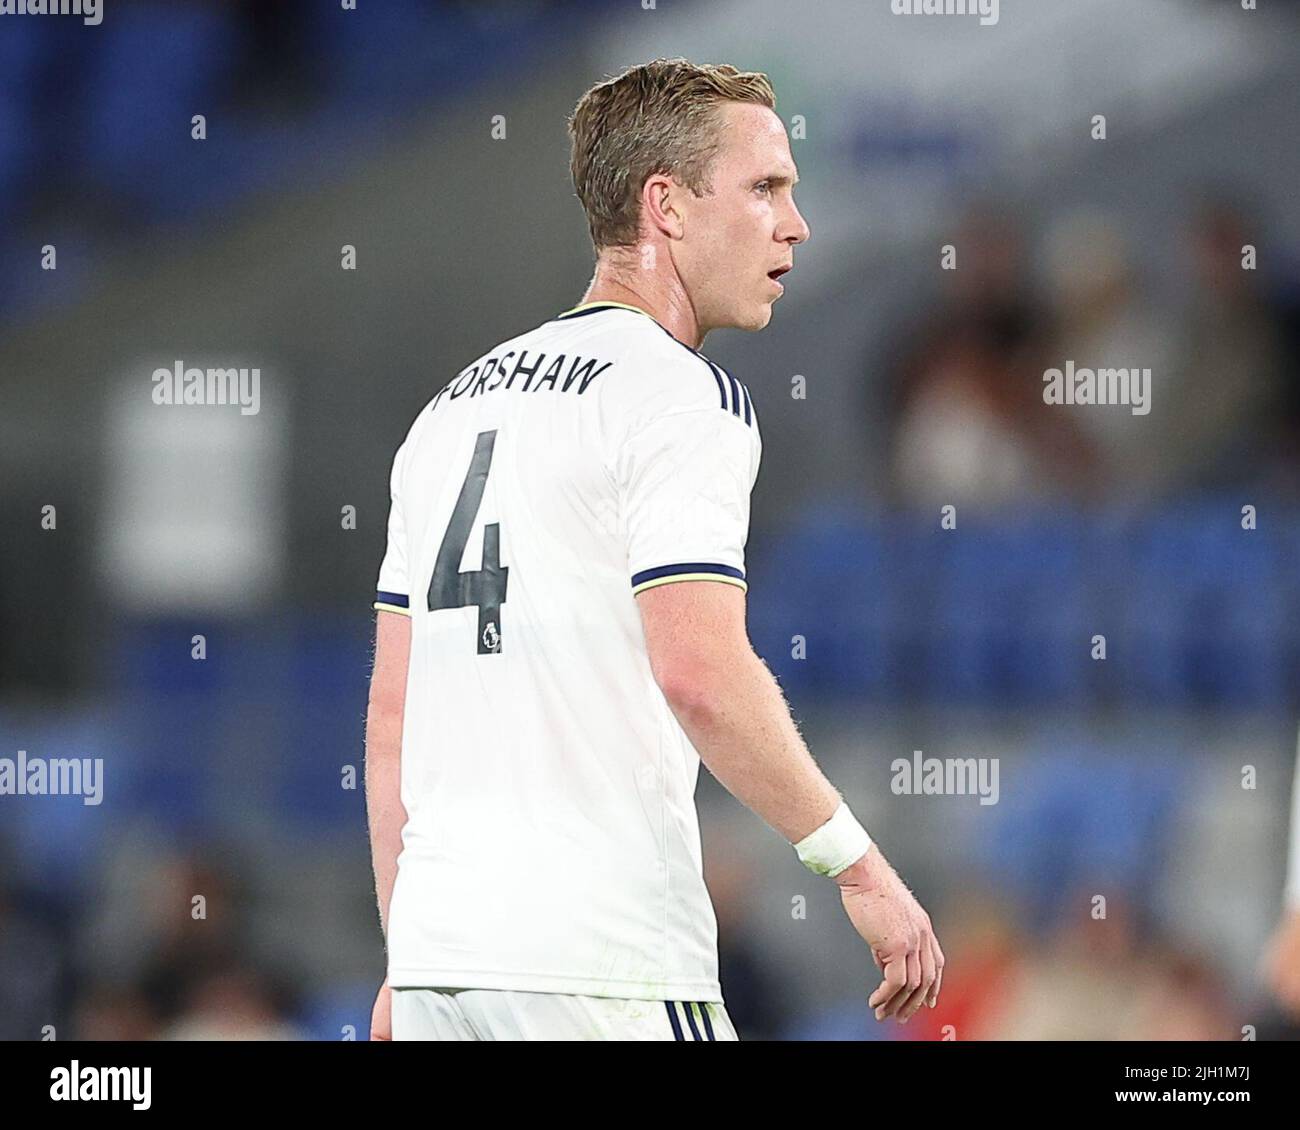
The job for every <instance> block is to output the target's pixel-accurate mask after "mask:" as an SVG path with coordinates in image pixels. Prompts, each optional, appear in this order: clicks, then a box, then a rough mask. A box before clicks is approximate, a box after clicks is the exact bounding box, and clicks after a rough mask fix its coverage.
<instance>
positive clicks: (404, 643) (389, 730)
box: [366, 611, 411, 1040]
mask: <svg viewBox="0 0 1300 1130" xmlns="http://www.w3.org/2000/svg"><path fill="white" fill-rule="evenodd" d="M376 616H377V621H376V624H375V668H374V673H373V674H372V676H371V679H370V701H369V703H368V705H367V708H366V816H367V819H368V821H369V824H370V852H371V863H372V866H373V867H374V872H375V894H376V896H377V897H378V900H379V921H380V925H381V926H382V928H383V931H384V936H385V937H387V936H388V907H389V903H390V902H391V901H392V897H393V880H394V879H395V878H396V877H397V857H398V855H399V854H400V852H401V850H402V826H403V825H404V824H405V823H406V809H405V808H403V807H402V794H401V773H402V712H403V710H404V709H405V708H406V671H407V664H408V661H409V659H410V654H411V620H410V617H409V616H403V615H401V614H400V613H397V612H384V611H380V612H378V613H376ZM391 1000H392V998H391V994H390V992H389V989H388V981H387V979H386V978H385V980H384V984H383V985H382V986H381V987H380V990H379V995H378V997H377V998H376V1000H375V1008H374V1014H373V1016H372V1017H371V1024H370V1032H371V1038H372V1039H376V1040H387V1039H391V1038H392V1037H391V1019H390V1016H391V1007H392V1006H391Z"/></svg>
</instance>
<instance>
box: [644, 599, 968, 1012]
mask: <svg viewBox="0 0 1300 1130" xmlns="http://www.w3.org/2000/svg"><path fill="white" fill-rule="evenodd" d="M637 602H638V604H639V606H640V609H641V618H642V623H643V625H644V629H645V636H646V650H647V652H648V654H649V657H650V664H651V669H652V671H653V673H654V677H655V681H656V682H657V683H658V684H659V687H660V689H661V690H662V691H663V693H664V697H665V699H666V700H667V702H668V704H669V706H670V707H671V708H672V711H673V713H674V715H675V716H676V717H677V719H678V721H679V722H680V723H681V726H682V728H683V729H684V730H685V731H686V733H687V735H688V736H689V737H690V739H691V742H692V744H693V745H694V746H695V748H696V749H697V750H698V751H699V754H700V759H701V760H702V761H703V762H704V764H705V765H706V766H708V769H709V771H710V772H711V773H712V774H713V775H714V776H715V777H716V778H717V779H718V780H719V781H720V782H721V783H722V785H723V786H724V787H725V788H726V789H727V790H728V791H729V792H730V793H731V794H732V795H733V796H735V797H736V798H737V799H738V800H740V801H741V802H742V803H743V804H745V805H746V806H748V807H749V808H751V809H752V810H753V811H754V812H756V813H757V814H758V815H759V816H761V817H762V818H763V819H764V820H765V821H767V823H768V824H770V825H771V826H772V827H773V828H775V829H776V830H777V831H778V832H780V833H781V834H782V835H783V836H785V838H786V839H787V840H789V841H790V842H791V843H797V842H799V841H800V840H802V839H803V838H804V837H805V836H807V835H809V834H810V833H811V832H813V831H814V830H816V829H817V828H820V827H822V826H823V825H825V824H826V822H827V821H829V820H830V819H831V816H832V815H833V814H834V813H835V811H836V810H837V808H838V807H839V805H840V801H841V798H840V795H839V793H838V792H837V791H836V790H835V787H834V786H833V785H832V784H831V783H830V782H829V781H828V780H827V779H826V777H825V776H824V775H823V773H822V772H821V770H820V769H819V768H818V767H817V765H816V763H815V762H814V760H813V758H812V754H811V753H810V752H809V750H808V747H807V745H806V744H805V743H804V741H803V738H802V737H801V736H800V734H799V731H798V728H797V727H796V725H795V722H794V719H793V718H792V717H791V715H790V711H789V708H788V707H787V705H786V703H785V699H784V697H783V696H782V694H781V690H780V687H779V686H778V685H777V683H776V680H775V679H774V678H773V677H772V674H771V672H770V671H769V670H768V669H767V666H766V665H765V664H764V663H763V661H762V660H761V659H760V658H759V657H758V655H757V654H756V653H755V652H754V649H753V647H752V646H751V645H750V642H749V637H748V634H747V632H746V630H745V592H744V590H743V589H741V588H739V587H738V586H735V585H729V584H718V583H714V582H709V581H687V582H682V583H679V584H671V585H662V586H659V587H657V588H652V589H647V590H646V591H644V592H642V593H640V594H639V595H638V597H637ZM835 881H836V882H837V883H838V884H839V886H840V895H841V898H842V900H843V904H844V909H845V912H846V913H847V914H848V916H849V920H850V921H851V922H852V923H853V925H854V928H855V929H856V930H857V931H858V933H859V934H861V936H862V937H863V939H864V940H865V941H866V942H867V944H868V945H869V946H870V948H871V954H872V958H873V959H874V960H875V961H876V964H877V966H878V967H879V968H880V969H881V972H882V974H883V980H882V981H881V983H880V986H879V987H878V988H877V989H876V991H875V992H874V993H872V995H871V997H870V1004H871V1006H872V1007H873V1008H875V1009H876V1017H877V1019H885V1018H887V1017H890V1016H893V1017H896V1018H897V1019H898V1020H899V1022H900V1023H906V1022H907V1020H908V1019H909V1018H910V1017H911V1016H912V1015H914V1014H915V1013H916V1011H917V1010H918V1009H919V1008H920V1007H921V1005H922V1004H924V1003H926V1002H927V1001H928V1003H929V1004H930V1006H931V1007H934V1006H935V1004H936V1003H937V1000H938V995H939V989H940V985H941V982H942V971H943V962H944V958H943V951H942V949H941V948H940V947H939V941H938V939H937V938H936V937H935V934H934V929H933V927H932V926H931V923H930V918H929V915H927V914H926V913H925V911H924V910H923V909H922V908H921V906H920V905H919V904H918V903H917V901H916V899H915V898H913V896H912V894H911V892H910V891H909V890H908V889H907V887H906V886H904V885H903V883H902V881H901V880H900V879H899V877H898V875H897V874H896V873H895V872H894V869H893V868H892V867H891V866H890V865H889V863H888V861H887V860H886V859H885V858H884V856H883V855H882V854H881V853H880V850H879V848H878V846H876V845H874V844H873V845H872V846H871V848H870V849H868V851H867V852H866V853H865V854H864V855H863V856H862V857H861V858H860V859H858V860H857V861H855V862H854V863H853V864H852V865H850V866H849V867H848V868H847V869H845V870H844V871H841V872H840V873H839V874H838V875H836V876H835Z"/></svg>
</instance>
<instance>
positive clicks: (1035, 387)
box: [891, 209, 1088, 506]
mask: <svg viewBox="0 0 1300 1130" xmlns="http://www.w3.org/2000/svg"><path fill="white" fill-rule="evenodd" d="M952 242H953V245H954V247H955V248H956V251H957V268H956V270H951V271H944V272H943V280H944V286H945V287H946V289H947V293H946V294H945V295H943V296H941V297H940V298H939V299H938V301H937V302H933V303H926V304H925V305H926V308H927V309H935V310H936V311H937V312H936V313H935V314H934V315H933V316H932V317H930V318H929V319H927V320H925V321H923V322H922V323H921V324H920V325H919V326H918V327H917V328H915V329H914V330H913V331H912V332H911V334H910V335H909V341H910V344H908V345H906V346H905V347H904V350H903V357H902V360H901V363H900V365H899V368H898V372H897V374H896V378H895V381H896V383H895V390H894V404H893V409H892V412H891V415H892V417H893V418H894V420H895V427H894V450H893V478H894V486H895V489H896V490H897V492H898V493H899V494H900V495H901V497H902V499H903V500H904V501H907V502H925V503H937V504H942V503H949V502H951V503H961V502H970V503H975V504H977V505H980V506H991V505H996V504H997V503H1000V502H1005V501H1009V500H1011V499H1015V500H1016V502H1017V503H1018V504H1022V503H1025V502H1027V501H1030V500H1032V499H1033V498H1034V497H1036V496H1042V495H1044V494H1047V495H1052V494H1056V493H1059V492H1060V491H1061V490H1063V489H1070V487H1071V484H1078V483H1079V482H1080V480H1079V478H1078V476H1077V475H1076V474H1075V472H1076V470H1077V468H1079V467H1080V466H1085V465H1087V463H1088V453H1087V449H1086V447H1085V446H1084V444H1083V443H1082V442H1081V441H1080V440H1079V438H1078V437H1077V436H1076V435H1075V434H1074V430H1073V427H1074V425H1073V422H1072V421H1071V420H1070V419H1069V418H1067V417H1065V416H1063V415H1061V414H1059V413H1056V414H1050V415H1049V414H1048V413H1046V412H1045V411H1043V410H1044V409H1045V408H1046V405H1044V404H1043V401H1042V377H1041V375H1042V372H1043V369H1044V368H1045V367H1047V366H1046V365H1045V363H1044V357H1045V352H1044V350H1045V331H1046V312H1045V311H1044V310H1043V308H1042V306H1041V304H1040V303H1039V302H1037V301H1036V300H1035V299H1033V298H1032V297H1031V296H1030V290H1029V278H1028V272H1027V269H1026V266H1025V262H1024V250H1023V237H1022V235H1021V232H1020V230H1019V229H1018V227H1017V226H1016V223H1015V221H1013V220H1011V219H1010V218H1008V217H1005V216H1002V215H999V214H998V213H996V212H994V211H992V210H989V209H976V210H974V211H973V212H972V213H971V214H970V215H968V216H967V217H966V219H965V220H964V221H963V223H962V225H961V227H960V230H959V232H958V235H957V237H956V238H955V239H954V240H953V241H952Z"/></svg>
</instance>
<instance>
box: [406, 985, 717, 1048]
mask: <svg viewBox="0 0 1300 1130" xmlns="http://www.w3.org/2000/svg"><path fill="white" fill-rule="evenodd" d="M393 1039H394V1040H738V1039H739V1037H738V1036H737V1035H736V1029H735V1028H734V1027H733V1026H732V1023H731V1018H730V1017H729V1016H728V1015H727V1010H726V1008H725V1007H724V1006H723V1005H721V1004H718V1003H716V1002H712V1001H709V1002H701V1001H634V1000H625V999H623V998H618V997H581V996H570V995H568V994H565V993H524V992H517V991H515V990H511V989H394V990H393Z"/></svg>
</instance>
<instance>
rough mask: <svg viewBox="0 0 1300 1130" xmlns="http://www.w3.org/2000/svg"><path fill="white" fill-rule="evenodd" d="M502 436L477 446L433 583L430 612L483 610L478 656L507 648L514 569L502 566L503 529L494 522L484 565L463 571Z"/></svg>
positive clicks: (487, 437)
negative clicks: (504, 638) (506, 614)
mask: <svg viewBox="0 0 1300 1130" xmlns="http://www.w3.org/2000/svg"><path fill="white" fill-rule="evenodd" d="M496 438H497V433H496V431H495V430H493V431H490V432H479V434H478V439H477V440H476V441H475V442H474V458H472V459H471V460H470V461H469V471H468V472H467V473H466V475H465V481H464V482H463V483H461V485H460V495H459V496H458V497H457V499H456V507H455V509H454V510H452V512H451V521H450V522H448V523H447V532H446V533H444V534H443V535H442V545H441V546H439V547H438V559H437V561H436V562H434V566H433V577H432V579H431V580H430V581H429V611H430V612H437V611H438V610H439V609H440V608H467V607H470V606H477V607H478V653H479V655H492V654H494V653H496V652H499V651H500V650H501V606H502V605H503V604H504V603H505V602H506V580H507V579H508V576H509V573H510V570H509V569H507V568H506V567H505V566H504V565H502V564H501V526H500V523H498V522H492V523H491V524H489V525H486V526H484V527H483V566H482V568H479V569H475V570H474V571H473V572H469V573H462V572H460V559H461V558H462V557H463V556H464V555H465V545H466V543H467V542H468V541H469V534H470V530H471V529H472V528H473V526H474V518H475V516H476V515H477V514H478V508H479V506H480V504H481V503H482V501H483V488H484V487H485V486H486V485H487V477H488V470H489V469H490V468H491V466H492V448H493V446H494V445H495V443H496Z"/></svg>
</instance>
